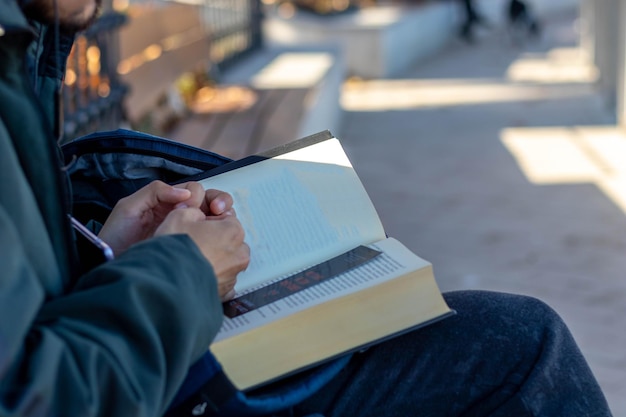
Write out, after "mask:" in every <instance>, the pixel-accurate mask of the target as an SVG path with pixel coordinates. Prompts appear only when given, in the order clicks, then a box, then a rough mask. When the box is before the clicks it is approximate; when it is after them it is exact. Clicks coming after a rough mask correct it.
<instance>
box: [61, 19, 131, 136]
mask: <svg viewBox="0 0 626 417" xmlns="http://www.w3.org/2000/svg"><path fill="white" fill-rule="evenodd" d="M125 21H126V18H125V17H124V15H122V14H119V13H115V12H107V13H106V14H104V15H103V16H102V17H101V18H100V19H98V21H97V22H96V23H95V24H94V25H93V26H92V27H90V28H89V29H88V30H87V31H85V32H84V33H82V34H80V35H79V36H78V37H77V38H76V41H75V42H74V46H73V48H72V52H71V53H70V56H69V57H68V61H67V69H66V72H65V85H64V86H63V95H62V97H63V116H64V117H63V118H64V121H63V135H62V142H67V141H70V140H72V139H74V138H76V137H78V136H81V135H84V134H87V133H90V132H93V131H95V130H107V129H115V128H117V127H119V126H120V125H121V124H122V122H123V120H124V115H123V100H124V95H125V94H126V91H127V86H125V85H124V84H122V83H121V82H120V80H119V78H118V76H117V63H118V61H119V58H118V53H117V52H118V47H117V37H116V33H117V30H118V29H119V27H121V25H123V24H124V22H125Z"/></svg>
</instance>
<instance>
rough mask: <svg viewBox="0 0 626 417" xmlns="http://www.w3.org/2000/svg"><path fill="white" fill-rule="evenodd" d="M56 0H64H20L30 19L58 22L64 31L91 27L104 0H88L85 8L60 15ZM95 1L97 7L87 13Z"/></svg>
mask: <svg viewBox="0 0 626 417" xmlns="http://www.w3.org/2000/svg"><path fill="white" fill-rule="evenodd" d="M55 1H56V2H60V1H62V0H25V1H22V2H20V4H21V7H22V11H23V12H24V15H26V17H28V18H29V19H33V20H36V21H38V22H41V23H45V24H54V23H55V22H58V24H59V27H60V28H61V29H62V30H63V31H68V32H78V31H81V30H84V29H86V28H87V27H89V26H90V25H91V24H92V23H93V22H94V21H95V20H96V19H97V18H98V15H99V14H100V8H101V5H102V0H86V1H85V8H83V9H80V10H76V11H74V12H73V13H71V14H66V15H59V16H57V13H55ZM91 1H93V2H94V4H95V7H94V8H93V12H92V13H91V14H85V13H84V10H85V9H86V8H87V7H88V4H89V3H91Z"/></svg>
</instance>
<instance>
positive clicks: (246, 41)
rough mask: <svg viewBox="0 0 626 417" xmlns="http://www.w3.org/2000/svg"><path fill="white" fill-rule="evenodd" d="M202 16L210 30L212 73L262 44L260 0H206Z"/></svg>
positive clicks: (229, 64)
mask: <svg viewBox="0 0 626 417" xmlns="http://www.w3.org/2000/svg"><path fill="white" fill-rule="evenodd" d="M202 19H203V22H204V24H205V25H206V29H207V32H208V34H209V39H210V42H211V45H210V50H211V52H210V54H211V56H210V59H211V64H212V74H211V75H212V76H213V77H216V78H218V80H216V81H219V72H223V71H225V70H227V69H228V67H229V66H231V65H232V64H233V63H235V62H237V61H238V60H239V59H241V58H242V57H243V56H245V55H247V54H248V53H249V52H252V51H255V50H257V49H259V48H260V47H261V46H262V42H263V40H262V35H261V22H262V11H261V2H260V1H259V0H204V3H203V4H202Z"/></svg>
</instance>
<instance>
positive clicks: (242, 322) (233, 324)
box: [214, 238, 430, 342]
mask: <svg viewBox="0 0 626 417" xmlns="http://www.w3.org/2000/svg"><path fill="white" fill-rule="evenodd" d="M368 246H369V247H371V248H373V249H376V250H379V251H381V252H383V254H382V255H381V256H378V257H377V258H374V259H372V260H370V261H369V262H368V263H366V264H364V265H361V266H359V267H357V268H354V269H351V270H349V271H347V272H344V273H342V274H340V275H338V276H336V277H334V278H332V279H330V280H328V281H324V282H321V283H320V284H318V285H316V286H313V287H311V288H307V289H305V290H303V291H300V292H298V293H295V294H292V295H290V296H288V297H285V298H283V299H281V300H278V301H276V302H274V303H272V304H268V305H266V306H263V307H260V308H259V309H257V310H253V311H250V312H248V313H246V314H244V315H241V316H238V317H235V318H232V319H231V318H228V317H225V318H224V322H223V324H222V327H221V329H220V331H219V333H218V334H217V337H216V338H215V340H214V342H217V341H220V340H223V339H226V338H229V337H233V336H236V335H238V334H240V333H243V332H246V331H248V330H251V329H253V328H256V327H259V326H262V325H264V324H267V323H270V322H272V321H275V320H278V319H281V318H283V317H286V316H288V315H290V314H292V313H294V312H296V311H300V310H303V309H306V308H309V307H313V306H315V305H318V304H321V303H323V302H326V301H329V300H332V299H335V298H339V297H343V296H345V295H347V294H350V293H353V292H357V291H360V290H362V289H365V288H369V287H372V286H375V285H378V284H380V283H382V282H385V281H388V280H391V279H393V278H396V277H398V276H402V275H404V274H407V273H409V272H411V271H414V270H418V269H420V268H423V267H425V266H428V265H430V263H428V262H427V261H425V260H423V259H421V258H419V257H418V256H416V255H415V254H413V253H412V252H411V251H409V250H408V249H407V248H406V247H405V246H404V245H402V244H401V243H400V242H398V241H397V240H395V239H393V238H388V239H385V240H383V241H380V242H377V243H375V244H372V245H368ZM280 279H282V278H278V279H275V280H271V281H270V282H268V283H267V284H270V283H273V282H276V281H279V280H280ZM257 288H258V287H255V288H251V289H249V291H254V290H255V289H257ZM243 293H244V294H245V293H246V291H244V292H243Z"/></svg>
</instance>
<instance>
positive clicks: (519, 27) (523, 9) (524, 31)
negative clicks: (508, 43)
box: [507, 0, 541, 41]
mask: <svg viewBox="0 0 626 417" xmlns="http://www.w3.org/2000/svg"><path fill="white" fill-rule="evenodd" d="M507 18H508V23H509V29H510V32H511V33H512V36H513V38H514V39H513V40H514V41H519V39H517V38H519V37H520V36H525V37H537V36H539V35H540V34H541V25H540V23H539V20H538V19H537V17H536V16H535V15H534V14H533V13H532V10H531V8H530V6H529V5H528V4H527V2H525V1H522V0H511V1H510V2H509V7H508V13H507Z"/></svg>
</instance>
